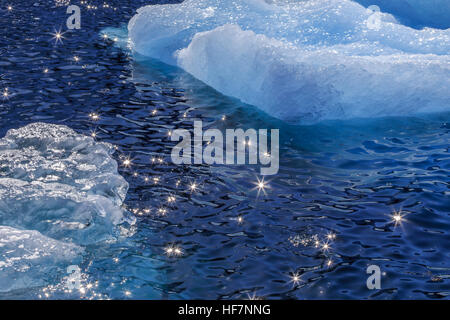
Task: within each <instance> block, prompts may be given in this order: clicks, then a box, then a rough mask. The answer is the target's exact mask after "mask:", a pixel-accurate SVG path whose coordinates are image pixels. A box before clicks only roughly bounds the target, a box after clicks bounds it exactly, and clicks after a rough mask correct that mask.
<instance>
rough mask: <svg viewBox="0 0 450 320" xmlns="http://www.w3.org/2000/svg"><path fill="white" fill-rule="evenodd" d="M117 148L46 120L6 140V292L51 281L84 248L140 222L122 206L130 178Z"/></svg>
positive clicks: (2, 232)
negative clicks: (115, 155) (122, 173)
mask: <svg viewBox="0 0 450 320" xmlns="http://www.w3.org/2000/svg"><path fill="white" fill-rule="evenodd" d="M113 152H114V148H113V146H112V145H110V144H108V143H102V142H97V141H95V140H94V139H93V138H92V137H88V136H84V135H80V134H78V133H76V132H75V131H74V130H72V129H70V128H68V127H66V126H61V125H54V124H47V123H32V124H29V125H27V126H25V127H22V128H19V129H12V130H9V131H8V132H7V133H6V136H5V137H4V138H2V139H0V292H7V291H9V290H14V289H20V288H28V287H32V286H40V285H43V284H45V281H47V280H49V279H52V278H53V275H54V274H55V272H56V271H57V270H59V271H61V270H62V269H61V268H62V267H63V266H67V265H68V264H70V263H71V262H73V261H74V259H76V258H77V257H79V256H80V254H82V253H83V251H84V249H83V247H84V246H88V245H93V244H98V243H99V242H103V241H114V240H115V239H117V237H118V236H119V235H120V232H121V230H120V228H119V227H120V226H122V225H123V223H129V224H133V223H134V221H133V220H132V219H130V218H128V217H127V216H126V215H125V214H124V212H123V210H122V209H121V205H122V203H123V201H124V199H125V196H126V193H127V190H128V183H127V182H126V181H125V179H124V178H123V177H122V176H120V175H119V174H118V172H117V162H116V161H115V160H114V159H113V158H112V156H111V155H112V153H113ZM64 272H65V271H64ZM43 274H45V276H43Z"/></svg>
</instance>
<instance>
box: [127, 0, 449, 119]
mask: <svg viewBox="0 0 450 320" xmlns="http://www.w3.org/2000/svg"><path fill="white" fill-rule="evenodd" d="M269 2H270V3H269ZM377 17H379V18H380V24H379V25H377V28H375V29H374V28H370V25H369V23H368V22H369V21H370V19H372V18H373V12H372V11H370V10H367V9H366V8H365V7H363V6H361V5H360V4H358V3H356V2H353V1H349V0H308V1H287V0H284V1H283V0H278V1H269V0H266V1H264V0H239V1H221V0H187V1H185V2H183V3H181V4H169V5H150V6H146V7H143V8H140V9H139V10H138V13H137V14H136V15H135V16H134V17H133V18H132V19H131V20H130V22H129V24H128V31H129V37H130V41H131V45H132V47H133V49H134V50H135V51H136V52H138V53H139V54H142V55H145V56H149V57H152V58H156V59H160V60H161V61H163V62H165V63H168V64H172V65H177V66H179V67H181V68H183V69H184V70H186V71H187V72H189V73H191V74H192V75H193V76H195V77H196V78H198V79H200V80H202V81H203V82H205V83H206V84H208V85H210V86H211V87H213V88H215V89H216V90H218V91H220V92H222V93H224V94H226V95H229V96H234V97H237V98H239V99H241V100H242V101H243V102H245V103H249V104H252V105H255V106H257V107H259V108H261V109H262V110H264V111H265V112H267V113H268V114H270V115H272V116H274V117H277V118H280V119H282V120H285V121H289V122H293V123H313V122H317V121H321V120H327V119H347V118H354V117H380V116H394V115H396V116H402V115H412V114H417V113H429V112H441V111H448V110H450V90H449V88H450V55H449V52H450V51H449V49H450V29H449V30H440V29H431V28H425V29H423V30H416V29H412V28H410V27H407V26H404V25H402V24H400V23H398V22H397V20H396V18H395V17H394V16H392V15H390V14H387V13H380V14H378V15H377Z"/></svg>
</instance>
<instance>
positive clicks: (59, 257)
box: [0, 226, 83, 292]
mask: <svg viewBox="0 0 450 320" xmlns="http://www.w3.org/2000/svg"><path fill="white" fill-rule="evenodd" d="M82 251H83V250H82V249H81V248H80V247H78V246H76V245H74V244H70V243H64V242H61V241H57V240H54V239H51V238H48V237H45V236H43V235H42V234H40V233H39V232H38V231H32V230H19V229H15V228H11V227H6V226H0V292H8V291H11V290H17V289H23V288H31V287H36V286H43V285H45V284H47V283H48V281H49V280H50V279H52V278H54V277H57V275H58V274H59V273H60V272H61V271H64V268H63V267H64V266H66V265H69V264H71V263H75V262H76V261H77V257H78V256H79V255H80V254H81V253H82Z"/></svg>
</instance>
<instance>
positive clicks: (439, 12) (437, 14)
mask: <svg viewBox="0 0 450 320" xmlns="http://www.w3.org/2000/svg"><path fill="white" fill-rule="evenodd" d="M356 1H357V2H359V3H361V4H362V5H364V6H366V7H368V6H371V5H377V6H379V7H380V9H381V10H382V11H384V12H389V13H391V14H393V15H395V16H396V17H397V18H398V19H399V20H401V21H402V22H403V23H405V24H408V25H410V26H413V27H417V28H420V27H432V28H441V29H448V28H450V19H449V18H448V17H449V15H450V1H448V0H394V1H393V0H356Z"/></svg>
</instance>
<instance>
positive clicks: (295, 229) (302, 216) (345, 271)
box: [0, 0, 450, 299]
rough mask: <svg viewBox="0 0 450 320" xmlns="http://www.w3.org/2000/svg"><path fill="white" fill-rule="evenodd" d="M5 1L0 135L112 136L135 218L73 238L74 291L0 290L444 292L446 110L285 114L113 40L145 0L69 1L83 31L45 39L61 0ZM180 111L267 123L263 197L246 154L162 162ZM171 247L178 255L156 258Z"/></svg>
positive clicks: (397, 295)
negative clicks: (93, 241)
mask: <svg viewBox="0 0 450 320" xmlns="http://www.w3.org/2000/svg"><path fill="white" fill-rule="evenodd" d="M6 3H7V2H5V1H0V7H1V10H2V11H1V12H0V14H1V22H0V24H1V29H2V32H1V33H0V77H1V79H0V90H2V92H3V90H5V89H6V88H8V93H9V96H8V98H7V99H6V98H5V99H3V100H1V101H0V124H1V126H0V136H3V135H4V134H5V133H6V131H7V130H9V129H11V128H18V127H21V126H24V125H25V124H28V123H32V122H37V121H44V122H51V123H57V124H64V125H67V126H69V127H71V128H73V129H75V130H76V131H78V132H80V133H84V134H91V133H92V132H95V133H96V139H98V140H99V141H107V142H111V143H113V144H115V145H116V146H117V147H118V151H117V153H116V154H115V157H116V159H117V160H118V161H119V163H122V161H123V159H124V158H126V157H131V159H132V166H131V167H130V168H127V167H124V166H121V167H120V173H121V174H122V175H123V176H124V177H125V178H126V179H127V181H128V182H129V183H130V190H129V192H128V196H127V199H126V209H128V210H129V211H131V212H132V213H134V214H135V215H136V217H137V219H138V222H137V225H136V230H135V231H136V232H135V233H134V234H133V235H131V236H130V237H129V238H128V239H127V240H126V241H121V242H118V243H114V244H109V245H106V244H99V245H97V246H92V247H88V248H86V251H87V253H86V255H85V256H84V257H83V262H82V264H81V265H80V267H81V268H82V272H83V279H84V282H83V283H84V287H83V290H82V291H80V292H72V293H66V292H65V291H64V285H63V284H62V283H60V277H59V276H58V275H48V280H49V282H50V284H49V285H48V286H46V287H44V288H33V289H32V290H23V291H15V292H9V293H5V294H1V295H0V297H1V298H88V299H97V298H113V299H114V298H123V299H126V298H135V299H154V298H160V299H161V298H162V299H185V298H210V299H217V298H219V299H238V298H248V297H257V298H266V299H288V298H295V299H350V298H358V299H366V298H370V299H392V298H394V299H409V298H414V299H424V298H430V299H440V298H446V297H448V294H449V293H450V280H449V278H450V264H449V261H450V259H449V257H450V250H449V249H450V234H449V228H450V217H449V210H448V208H449V207H450V197H449V194H450V190H449V181H450V177H449V176H450V175H449V173H450V154H449V147H450V145H449V139H450V124H449V123H450V114H437V115H429V116H422V117H415V118H382V119H370V120H352V121H345V122H343V121H336V122H327V123H321V124H317V125H313V126H293V125H289V124H287V123H284V122H281V121H279V120H276V119H273V118H271V117H269V116H267V115H265V114H264V113H262V112H260V111H259V110H258V109H256V108H255V107H252V106H248V105H245V104H242V103H241V102H239V101H238V100H236V99H233V98H229V97H225V96H223V95H221V94H220V93H218V92H216V91H214V90H213V89H211V88H209V87H207V86H206V85H204V84H203V83H201V82H200V81H197V80H195V79H193V78H192V77H191V76H189V75H188V74H186V73H184V72H183V71H182V70H179V69H177V68H174V67H170V66H167V65H164V64H162V63H160V62H158V61H155V60H145V59H142V58H141V57H134V56H132V55H131V54H130V53H129V52H128V51H127V50H126V49H121V46H118V45H117V44H118V43H120V41H121V38H120V36H121V35H120V30H121V29H120V28H121V24H123V23H126V22H128V20H129V18H130V17H131V16H132V15H133V13H134V10H135V9H136V8H138V7H140V6H142V5H143V3H146V4H147V3H149V1H138V0H136V1H118V0H117V1H108V4H109V6H110V7H108V8H104V7H102V5H103V1H91V2H90V5H95V4H96V5H97V7H98V9H89V10H88V9H87V7H86V5H84V4H83V5H82V4H80V2H78V1H72V3H73V4H79V5H80V6H81V7H82V29H81V30H74V31H67V32H66V33H64V35H63V36H64V39H63V40H62V43H56V41H55V40H54V39H52V37H53V35H52V33H54V32H55V30H59V29H60V28H61V30H62V31H63V32H65V31H66V30H65V20H66V18H67V16H68V15H67V14H66V13H65V10H66V7H65V6H58V5H57V4H60V3H62V1H57V2H51V1H37V0H36V1H31V2H30V1H15V2H14V4H13V7H14V8H13V10H12V11H7V10H5V8H6ZM33 3H36V5H33ZM55 4H56V5H55ZM113 8H117V9H116V10H114V9H113ZM109 27H113V28H117V29H116V32H118V33H119V34H118V35H117V36H118V40H119V41H117V43H115V41H114V37H115V36H116V35H115V34H112V33H111V32H110V31H107V33H108V32H110V33H109V34H108V37H109V38H108V39H103V38H102V36H101V34H102V32H104V30H105V28H109ZM107 30H110V29H107ZM75 56H76V57H78V59H75V58H74V57H75ZM76 60H78V61H76ZM46 69H47V72H45V71H46ZM154 110H156V112H154ZM91 113H97V114H99V115H100V119H99V120H98V121H94V120H93V119H91V118H90V117H89V114H91ZM224 115H225V116H226V120H225V121H223V120H222V117H223V116H224ZM194 119H202V120H203V122H204V124H205V125H206V124H207V125H208V126H210V127H215V128H219V129H225V128H237V127H242V128H268V129H270V128H279V129H280V134H281V151H280V161H281V168H280V172H279V174H278V175H276V176H274V177H271V178H267V179H266V181H267V182H268V188H267V189H266V194H263V193H259V195H258V190H257V189H256V188H255V187H256V186H255V183H256V182H257V180H258V179H260V176H259V167H258V166H208V165H192V166H176V165H173V164H172V163H171V161H170V157H169V155H170V151H171V147H172V146H173V143H172V142H171V141H170V139H169V136H168V132H169V131H170V130H173V129H175V128H186V129H192V123H193V120H194ZM146 178H147V179H146ZM155 178H157V179H158V180H157V183H155ZM147 180H148V181H147ZM193 183H195V184H196V186H198V187H197V188H196V190H195V191H192V190H190V188H189V187H190V186H191V185H192V184H193ZM169 196H172V197H175V199H176V201H175V202H173V203H172V202H170V203H169V202H168V201H167V199H168V197H169ZM395 212H399V213H400V214H401V215H402V217H403V218H402V221H401V222H400V223H397V224H396V223H395V221H394V220H393V214H394V213H395ZM239 217H241V219H242V220H239V219H238V218H239ZM325 244H326V245H325ZM171 246H172V247H176V248H179V249H180V250H182V255H178V256H174V255H168V254H167V252H166V249H167V248H168V247H171ZM369 265H378V266H379V267H380V268H381V270H382V272H383V275H382V279H381V286H382V289H381V290H374V291H371V290H368V289H367V286H366V279H367V277H368V275H367V274H366V268H367V267H368V266H369ZM293 275H298V277H299V281H292V276H293ZM88 284H90V285H88Z"/></svg>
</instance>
